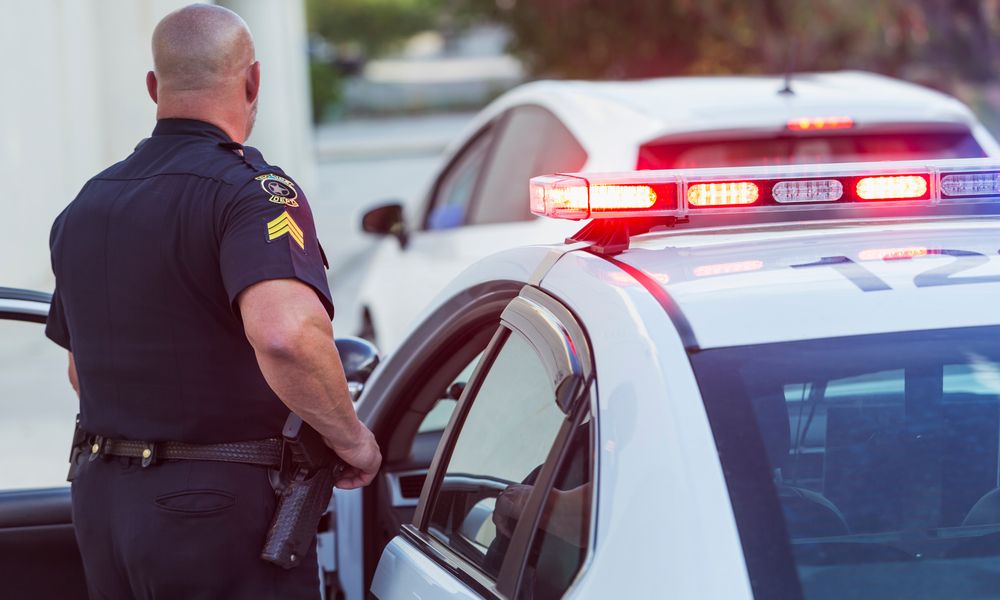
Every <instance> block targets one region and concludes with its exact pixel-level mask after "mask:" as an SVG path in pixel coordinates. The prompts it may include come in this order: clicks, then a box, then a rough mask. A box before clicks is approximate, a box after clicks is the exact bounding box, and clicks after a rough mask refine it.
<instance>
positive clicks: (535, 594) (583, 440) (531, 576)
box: [498, 419, 594, 599]
mask: <svg viewBox="0 0 1000 600" xmlns="http://www.w3.org/2000/svg"><path fill="white" fill-rule="evenodd" d="M592 435H593V434H592V429H591V422H590V420H589V419H585V420H584V422H583V423H582V424H580V425H577V426H576V427H575V428H574V430H573V433H572V434H571V436H570V440H569V446H568V447H567V449H566V453H565V456H564V458H563V462H562V464H560V465H559V469H558V471H557V472H556V478H555V481H554V482H553V485H552V488H551V489H550V490H549V492H548V498H547V499H546V500H545V503H544V504H543V507H544V508H543V509H542V516H541V519H540V521H539V524H538V530H537V532H536V533H535V538H534V540H533V542H532V548H531V550H530V551H529V552H528V561H527V564H526V565H525V572H524V575H523V577H522V578H521V594H519V597H523V598H536V599H538V598H561V597H562V596H563V595H564V594H565V593H566V590H567V589H569V586H570V584H572V582H573V579H574V578H575V577H576V574H577V573H578V572H579V571H580V569H581V568H582V567H583V563H584V561H585V560H586V558H587V541H588V539H589V538H590V520H591V517H590V511H591V499H592V497H593V493H594V486H593V483H592V482H593V473H592V471H591V468H592V467H591V465H592V462H591V456H592V454H591V439H592ZM503 498H504V497H503V496H502V497H501V500H500V506H499V507H498V511H499V512H505V510H506V506H505V504H504V499H503Z"/></svg>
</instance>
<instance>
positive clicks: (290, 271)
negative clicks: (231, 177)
mask: <svg viewBox="0 0 1000 600" xmlns="http://www.w3.org/2000/svg"><path fill="white" fill-rule="evenodd" d="M223 214H224V216H223V218H222V223H221V228H220V229H221V235H220V248H219V268H220V270H221V272H222V280H223V284H224V285H225V288H226V293H227V294H228V295H229V302H230V304H231V305H232V306H234V307H235V306H236V304H235V303H236V298H237V297H238V296H239V295H240V293H241V292H242V291H243V290H245V289H246V288H248V287H250V286H251V285H253V284H255V283H259V282H261V281H267V280H271V279H298V280H299V281H302V282H303V283H305V284H307V285H309V286H310V287H312V288H313V290H315V291H316V294H317V295H318V296H319V298H320V300H321V301H322V302H323V306H324V307H325V308H326V310H327V312H328V313H329V315H330V318H331V319H332V318H333V300H332V299H331V296H330V285H329V283H328V282H327V278H326V265H325V260H324V257H323V251H322V250H321V249H320V246H319V240H317V238H316V226H315V223H314V222H313V217H312V211H311V210H310V209H309V204H308V202H307V201H306V199H305V197H304V195H303V194H302V193H301V191H300V190H298V188H297V187H296V185H295V183H294V182H292V181H291V180H289V179H287V178H285V177H284V176H283V175H280V174H279V173H273V172H272V173H263V174H260V175H257V176H255V177H254V178H253V179H252V180H251V181H250V182H248V183H246V184H245V185H243V186H242V187H241V188H240V189H239V190H238V191H237V192H236V194H235V195H234V196H233V197H232V198H231V199H230V200H229V203H228V206H227V207H226V210H225V211H224V213H223Z"/></svg>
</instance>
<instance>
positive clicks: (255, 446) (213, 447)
mask: <svg viewBox="0 0 1000 600" xmlns="http://www.w3.org/2000/svg"><path fill="white" fill-rule="evenodd" d="M281 445H282V443H281V440H280V439H277V438H270V439H266V440H255V441H249V442H226V443H222V444H187V443H184V442H138V441H134V440H112V439H106V438H102V437H100V436H96V437H95V438H93V439H92V442H91V446H90V459H91V460H93V459H96V458H98V457H99V456H101V455H105V456H128V457H131V458H141V459H142V466H144V467H148V466H149V465H151V464H154V463H156V462H158V461H161V460H213V461H219V462H231V463H244V464H251V465H262V466H265V467H279V466H281Z"/></svg>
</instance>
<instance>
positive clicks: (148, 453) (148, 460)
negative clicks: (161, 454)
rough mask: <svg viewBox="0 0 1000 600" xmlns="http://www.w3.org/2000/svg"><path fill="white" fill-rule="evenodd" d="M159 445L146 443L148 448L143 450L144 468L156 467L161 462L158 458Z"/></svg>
mask: <svg viewBox="0 0 1000 600" xmlns="http://www.w3.org/2000/svg"><path fill="white" fill-rule="evenodd" d="M157 449H158V444H157V443H156V442H146V447H145V448H143V449H142V468H143V469H145V468H146V467H148V466H149V465H155V464H156V463H157V462H159V459H158V456H157Z"/></svg>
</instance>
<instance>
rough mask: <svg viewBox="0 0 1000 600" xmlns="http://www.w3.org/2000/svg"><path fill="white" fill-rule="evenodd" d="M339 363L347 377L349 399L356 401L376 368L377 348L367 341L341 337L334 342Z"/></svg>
mask: <svg viewBox="0 0 1000 600" xmlns="http://www.w3.org/2000/svg"><path fill="white" fill-rule="evenodd" d="M334 343H335V344H336V345H337V353H338V354H340V362H341V363H342V364H343V365H344V374H345V375H347V389H348V390H349V391H350V392H351V399H352V400H357V399H358V398H359V397H361V392H362V391H364V389H365V383H366V382H367V381H368V378H369V377H371V374H372V371H374V370H375V367H377V366H378V361H379V355H378V348H376V347H375V344H373V343H371V342H369V341H368V340H363V339H361V338H356V337H342V338H337V339H336V340H334Z"/></svg>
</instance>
